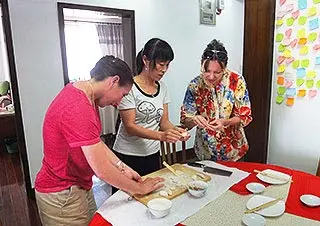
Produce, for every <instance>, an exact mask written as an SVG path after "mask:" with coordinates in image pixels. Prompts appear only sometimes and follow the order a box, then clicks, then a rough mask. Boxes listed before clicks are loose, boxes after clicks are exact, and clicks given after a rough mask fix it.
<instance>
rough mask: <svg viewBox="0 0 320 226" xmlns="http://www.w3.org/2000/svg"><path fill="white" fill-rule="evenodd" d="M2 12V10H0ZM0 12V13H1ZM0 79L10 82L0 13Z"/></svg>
mask: <svg viewBox="0 0 320 226" xmlns="http://www.w3.org/2000/svg"><path fill="white" fill-rule="evenodd" d="M1 12H2V11H1ZM1 12H0V14H2V13H1ZM2 81H9V82H10V75H9V67H8V56H7V47H6V42H5V38H4V33H3V26H2V15H1V21H0V82H2Z"/></svg>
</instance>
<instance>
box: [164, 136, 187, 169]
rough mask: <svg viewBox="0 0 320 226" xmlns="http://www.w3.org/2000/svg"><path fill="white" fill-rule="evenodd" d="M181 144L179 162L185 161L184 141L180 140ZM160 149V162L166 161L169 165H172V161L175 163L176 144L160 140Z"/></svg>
mask: <svg viewBox="0 0 320 226" xmlns="http://www.w3.org/2000/svg"><path fill="white" fill-rule="evenodd" d="M181 146H182V150H181V155H182V158H181V161H180V162H181V163H185V162H186V159H187V157H186V142H185V141H182V142H181ZM160 150H161V158H160V160H162V161H161V164H160V165H162V162H163V161H166V162H167V163H168V164H169V165H172V164H174V163H177V162H178V161H177V148H176V144H175V143H172V144H171V143H166V142H163V141H161V142H160Z"/></svg>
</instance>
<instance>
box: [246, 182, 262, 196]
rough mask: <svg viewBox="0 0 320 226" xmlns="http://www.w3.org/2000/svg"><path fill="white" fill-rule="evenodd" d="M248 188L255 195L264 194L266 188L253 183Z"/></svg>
mask: <svg viewBox="0 0 320 226" xmlns="http://www.w3.org/2000/svg"><path fill="white" fill-rule="evenodd" d="M246 188H247V189H248V190H249V191H250V192H252V193H253V194H258V193H261V192H263V191H264V190H265V189H266V187H265V186H264V185H263V184H260V183H256V182H252V183H249V184H247V185H246Z"/></svg>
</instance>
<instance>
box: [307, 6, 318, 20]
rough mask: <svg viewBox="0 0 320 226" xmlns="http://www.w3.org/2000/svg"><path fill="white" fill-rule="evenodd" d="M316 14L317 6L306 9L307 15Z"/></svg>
mask: <svg viewBox="0 0 320 226" xmlns="http://www.w3.org/2000/svg"><path fill="white" fill-rule="evenodd" d="M316 14H317V8H316V7H315V6H313V7H311V8H309V9H308V17H310V16H314V15H316Z"/></svg>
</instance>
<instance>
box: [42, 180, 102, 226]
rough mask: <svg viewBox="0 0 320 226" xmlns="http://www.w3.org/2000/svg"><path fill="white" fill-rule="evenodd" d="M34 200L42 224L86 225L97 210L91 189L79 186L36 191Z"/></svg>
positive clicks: (57, 225) (44, 225) (58, 225)
mask: <svg viewBox="0 0 320 226" xmlns="http://www.w3.org/2000/svg"><path fill="white" fill-rule="evenodd" d="M36 200H37V205H38V210H39V215H40V219H41V222H42V225H43V226H60V225H61V226H62V225H68V226H72V225H74V226H82V225H83V226H84V225H88V224H89V222H90V220H91V218H92V217H93V215H94V213H95V211H96V210H97V206H96V203H95V201H94V197H93V193H92V189H91V190H89V191H87V190H84V189H82V188H80V187H79V186H72V187H71V188H69V189H66V190H63V191H60V192H52V193H41V192H37V191H36Z"/></svg>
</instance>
